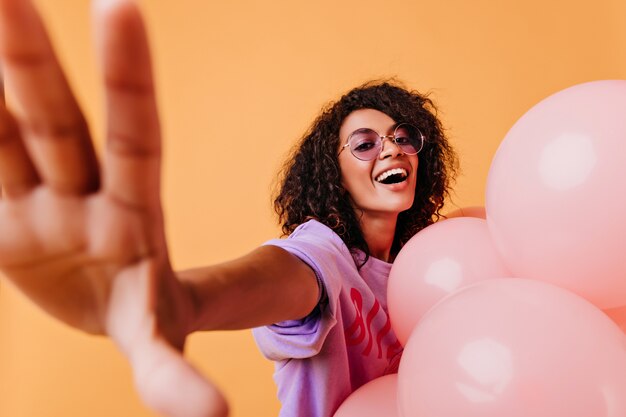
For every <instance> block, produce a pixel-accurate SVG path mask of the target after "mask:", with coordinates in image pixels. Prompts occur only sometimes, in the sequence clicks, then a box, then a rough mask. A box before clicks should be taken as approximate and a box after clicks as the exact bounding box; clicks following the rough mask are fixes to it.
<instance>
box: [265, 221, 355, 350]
mask: <svg viewBox="0 0 626 417" xmlns="http://www.w3.org/2000/svg"><path fill="white" fill-rule="evenodd" d="M265 245H275V246H278V247H280V248H282V249H284V250H286V251H288V252H289V253H291V254H293V255H294V256H297V257H298V258H299V259H301V260H302V261H303V262H305V263H306V264H307V265H308V266H309V267H310V268H311V269H312V270H313V271H314V272H315V275H316V277H317V279H318V282H319V283H320V285H321V290H322V292H321V294H322V295H321V297H320V300H319V302H318V304H317V306H316V307H315V308H314V309H313V311H312V312H311V313H310V314H309V315H308V316H307V317H305V318H303V319H300V320H289V321H284V322H280V323H275V324H272V325H269V326H263V327H258V328H255V329H253V334H254V337H255V340H256V343H257V345H258V346H259V349H260V350H261V352H262V353H263V355H264V356H265V357H267V358H268V359H270V360H274V361H279V360H286V359H304V358H309V357H312V356H315V355H316V354H317V353H319V352H320V350H321V349H322V346H323V344H324V341H325V340H326V337H327V336H328V333H329V332H330V331H331V329H332V328H333V327H334V326H335V325H336V324H337V319H336V312H337V308H338V306H337V304H338V298H339V293H340V291H341V285H342V279H343V277H342V275H343V274H345V271H346V268H348V269H349V268H354V267H353V266H352V267H351V266H350V265H354V261H353V260H352V257H351V255H350V253H349V251H348V250H347V248H346V247H345V244H344V243H343V241H342V240H341V238H339V236H337V235H336V234H335V233H334V232H333V231H332V230H330V229H329V228H328V227H326V226H324V225H322V224H321V223H319V222H316V221H309V222H307V223H304V224H303V225H301V226H300V227H298V228H297V229H296V230H295V231H294V232H293V233H292V234H291V235H290V236H289V238H287V239H274V240H270V241H269V242H266V243H265Z"/></svg>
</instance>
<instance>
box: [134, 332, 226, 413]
mask: <svg viewBox="0 0 626 417" xmlns="http://www.w3.org/2000/svg"><path fill="white" fill-rule="evenodd" d="M136 346H138V348H136V350H137V352H136V354H134V355H132V360H131V365H132V367H133V376H134V379H135V385H136V387H137V391H138V392H139V395H140V396H141V399H142V400H143V401H144V403H145V404H146V405H147V406H148V407H150V408H151V409H152V410H154V411H156V412H157V413H159V414H161V415H163V416H167V417H225V416H227V415H228V406H227V403H226V400H225V399H224V397H223V396H222V394H221V393H220V391H219V390H218V389H217V388H216V387H215V386H214V385H213V384H212V383H210V382H209V381H208V380H207V379H205V378H204V377H203V376H202V375H201V374H200V372H198V371H197V370H196V369H195V368H194V367H193V366H192V365H191V364H190V363H189V362H187V361H186V360H185V359H184V358H183V356H182V355H181V354H180V352H178V351H177V350H175V349H173V348H172V347H171V346H169V345H168V344H166V343H165V342H164V341H163V340H162V339H152V340H151V341H150V343H149V344H146V345H142V344H138V345H136ZM139 346H140V347H139Z"/></svg>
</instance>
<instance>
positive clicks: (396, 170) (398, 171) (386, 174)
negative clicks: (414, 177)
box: [376, 168, 408, 182]
mask: <svg viewBox="0 0 626 417" xmlns="http://www.w3.org/2000/svg"><path fill="white" fill-rule="evenodd" d="M396 174H402V175H403V176H405V177H406V176H407V175H408V174H407V172H406V169H404V168H394V169H390V170H389V171H385V172H383V173H382V174H380V175H379V176H377V177H376V181H378V182H381V181H384V180H385V179H386V178H388V177H390V176H391V175H396Z"/></svg>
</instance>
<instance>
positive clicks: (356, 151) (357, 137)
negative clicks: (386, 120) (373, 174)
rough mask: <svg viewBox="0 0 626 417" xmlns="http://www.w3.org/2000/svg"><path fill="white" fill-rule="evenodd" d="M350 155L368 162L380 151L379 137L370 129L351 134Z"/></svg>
mask: <svg viewBox="0 0 626 417" xmlns="http://www.w3.org/2000/svg"><path fill="white" fill-rule="evenodd" d="M348 143H349V144H350V150H351V151H352V154H353V155H354V156H356V157H357V158H358V159H361V160H363V161H370V160H372V159H374V158H376V156H377V155H378V152H379V151H380V137H378V133H376V132H374V131H373V130H371V129H359V130H357V131H355V132H354V133H352V135H351V136H350V140H349V142H348Z"/></svg>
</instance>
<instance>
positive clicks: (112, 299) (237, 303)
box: [0, 0, 318, 417]
mask: <svg viewBox="0 0 626 417" xmlns="http://www.w3.org/2000/svg"><path fill="white" fill-rule="evenodd" d="M109 3H110V2H109ZM95 23H96V25H97V34H98V36H97V50H98V52H99V55H100V60H101V63H102V73H103V74H104V80H103V84H104V86H105V91H106V97H107V114H108V122H107V135H106V137H107V147H106V151H105V154H104V156H103V161H102V162H100V163H99V162H98V160H97V158H96V156H95V152H94V147H93V144H92V142H91V139H90V136H89V130H88V127H87V124H86V122H85V119H84V116H83V115H82V113H81V110H80V108H79V106H78V104H77V102H76V100H75V98H74V96H73V94H72V92H71V91H70V89H69V86H68V83H67V81H66V78H65V75H64V73H63V71H62V69H61V68H60V66H59V63H58V60H57V58H56V57H55V55H54V52H53V49H52V46H51V43H50V40H49V38H48V35H47V34H46V32H45V30H44V28H43V25H42V22H41V20H40V18H39V16H38V14H37V12H36V11H35V9H34V8H33V6H32V4H31V3H30V1H28V0H0V59H1V61H2V63H3V66H4V75H5V80H6V88H7V94H8V95H9V96H10V97H11V103H14V106H13V107H12V108H11V109H10V111H9V110H8V109H7V108H6V107H5V106H4V105H0V184H1V185H2V195H3V199H2V201H0V231H1V233H0V270H1V271H2V272H3V274H4V276H6V277H7V278H8V279H9V280H10V281H11V282H12V283H13V284H14V285H15V286H16V287H18V288H19V289H20V290H21V291H22V292H23V293H24V294H25V295H26V296H27V297H29V298H30V299H31V300H32V301H33V302H34V303H36V304H37V305H38V306H40V307H41V308H42V309H44V310H45V311H46V312H48V313H49V314H51V315H52V316H54V317H56V318H57V319H59V320H61V321H63V322H65V323H67V324H69V325H70V326H73V327H76V328H78V329H81V330H84V331H86V332H89V333H94V334H106V335H108V336H110V337H111V338H112V339H113V340H114V341H115V343H116V344H117V345H118V347H119V348H120V350H121V351H122V352H123V353H124V354H125V355H126V356H127V357H128V359H129V361H130V363H131V366H132V367H133V371H134V377H135V382H136V385H137V389H138V391H139V393H140V395H141V396H142V398H143V399H144V401H145V402H146V404H147V405H148V406H149V407H151V408H152V409H153V410H155V411H157V412H159V413H161V414H163V415H166V416H172V417H174V416H175V417H178V416H181V417H182V416H185V417H196V416H197V417H209V416H223V415H226V414H227V406H226V403H225V401H224V399H223V397H222V396H221V394H220V393H219V391H218V390H217V389H216V388H215V387H214V386H213V385H212V384H211V383H210V382H209V381H207V380H206V379H204V378H203V377H202V376H201V375H200V374H199V373H198V372H197V371H196V370H195V369H194V368H193V367H192V366H191V365H189V364H188V363H187V362H186V361H185V360H184V358H183V356H182V350H183V347H184V342H185V338H186V336H187V335H188V334H189V333H190V332H191V331H193V330H198V329H216V328H221V329H237V328H247V327H252V326H257V325H261V324H267V323H271V322H276V321H281V320H289V319H298V318H301V317H304V316H305V315H306V314H308V313H309V312H310V311H311V310H312V309H313V307H314V305H315V303H316V300H317V294H318V289H317V283H316V279H315V276H314V273H313V272H312V271H311V270H310V269H309V268H308V267H307V266H306V265H305V264H304V263H303V262H301V261H300V260H298V259H297V258H295V257H293V256H292V255H290V254H288V253H287V252H285V251H283V250H282V249H279V248H276V247H262V248H259V249H256V250H254V251H253V252H251V253H250V254H248V255H246V256H244V257H242V258H240V259H238V260H235V261H231V262H227V263H224V264H220V265H216V266H211V267H207V268H202V269H196V270H192V271H186V272H182V273H180V274H177V273H175V272H174V271H173V270H172V268H171V265H170V261H169V255H168V251H167V244H166V240H165V234H164V227H163V212H162V207H161V202H160V161H161V138H160V127H159V118H158V114H157V108H156V100H155V92H154V88H153V84H152V80H153V78H152V70H151V61H150V52H149V47H148V40H147V37H146V34H145V30H144V26H143V22H142V19H141V16H140V13H139V11H138V10H137V8H136V6H135V5H134V4H132V3H130V2H128V1H126V0H120V1H117V2H113V4H112V5H109V6H106V7H100V8H99V9H97V10H96V22H95ZM241 306H247V308H245V309H242V308H241ZM172 384H175V385H176V386H177V387H179V389H178V390H177V391H178V392H179V393H184V395H180V394H177V395H173V394H174V393H173V392H172V390H171V389H170V387H171V385H172Z"/></svg>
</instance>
